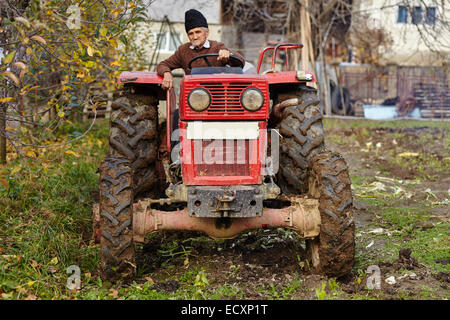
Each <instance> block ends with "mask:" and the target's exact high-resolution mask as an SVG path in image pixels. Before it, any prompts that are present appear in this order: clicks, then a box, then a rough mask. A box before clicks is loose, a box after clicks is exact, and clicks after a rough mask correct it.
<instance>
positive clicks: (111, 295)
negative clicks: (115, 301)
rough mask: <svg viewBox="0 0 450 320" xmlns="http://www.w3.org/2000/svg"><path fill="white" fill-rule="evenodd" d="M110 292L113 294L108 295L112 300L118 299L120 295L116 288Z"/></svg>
mask: <svg viewBox="0 0 450 320" xmlns="http://www.w3.org/2000/svg"><path fill="white" fill-rule="evenodd" d="M109 291H111V293H110V294H108V296H110V297H111V298H115V297H117V296H118V295H119V291H117V290H116V289H114V288H111V289H109Z"/></svg>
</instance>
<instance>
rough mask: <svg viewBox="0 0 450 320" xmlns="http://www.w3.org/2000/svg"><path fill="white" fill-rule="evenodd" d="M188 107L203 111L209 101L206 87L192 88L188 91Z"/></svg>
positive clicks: (209, 97)
mask: <svg viewBox="0 0 450 320" xmlns="http://www.w3.org/2000/svg"><path fill="white" fill-rule="evenodd" d="M187 101H188V104H189V107H191V108H192V109H193V110H194V111H198V112H200V111H204V110H206V108H208V107H209V104H210V103H211V96H210V95H209V92H208V91H207V90H206V89H202V88H199V89H194V90H192V91H191V92H189V95H188V98H187Z"/></svg>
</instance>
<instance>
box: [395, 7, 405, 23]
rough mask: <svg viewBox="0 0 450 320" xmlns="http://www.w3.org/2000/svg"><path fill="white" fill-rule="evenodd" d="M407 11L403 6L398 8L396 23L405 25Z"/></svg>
mask: <svg viewBox="0 0 450 320" xmlns="http://www.w3.org/2000/svg"><path fill="white" fill-rule="evenodd" d="M406 17H407V11H406V7H405V6H398V16H397V22H398V23H406Z"/></svg>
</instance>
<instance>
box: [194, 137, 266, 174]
mask: <svg viewBox="0 0 450 320" xmlns="http://www.w3.org/2000/svg"><path fill="white" fill-rule="evenodd" d="M199 142H200V141H199ZM201 143H202V154H203V155H202V161H201V163H200V164H196V165H195V175H196V176H197V177H232V176H249V175H250V162H251V161H252V159H249V149H250V146H251V144H252V143H257V142H256V141H254V140H253V141H251V142H250V140H248V139H247V140H223V141H217V140H216V141H206V140H203V141H201ZM195 149H196V148H195V146H194V150H195ZM197 151H199V150H197ZM194 152H195V151H194ZM194 158H195V157H194Z"/></svg>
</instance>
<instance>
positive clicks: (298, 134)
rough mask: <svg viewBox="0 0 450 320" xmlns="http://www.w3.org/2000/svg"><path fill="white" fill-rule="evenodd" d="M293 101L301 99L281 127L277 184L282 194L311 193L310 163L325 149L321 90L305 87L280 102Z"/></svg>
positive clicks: (287, 95)
mask: <svg viewBox="0 0 450 320" xmlns="http://www.w3.org/2000/svg"><path fill="white" fill-rule="evenodd" d="M292 98H296V99H297V100H294V101H298V105H294V106H290V107H287V108H286V109H285V110H284V111H283V118H282V120H281V121H280V123H279V124H278V125H277V129H278V131H279V132H280V133H281V135H282V136H283V138H282V139H281V141H280V166H279V171H278V174H277V182H278V186H279V187H280V188H281V190H282V193H283V194H286V195H289V194H303V193H306V192H307V187H308V185H307V173H308V163H309V160H310V159H311V158H312V157H313V156H314V155H315V154H317V153H318V152H320V151H323V150H324V148H325V145H324V132H323V124H322V113H321V111H320V107H319V102H320V99H319V98H318V96H317V91H316V90H315V89H313V88H310V87H306V86H302V87H300V88H298V89H297V90H296V91H294V92H291V93H288V94H283V95H282V96H280V97H279V102H282V101H284V100H287V99H292Z"/></svg>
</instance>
